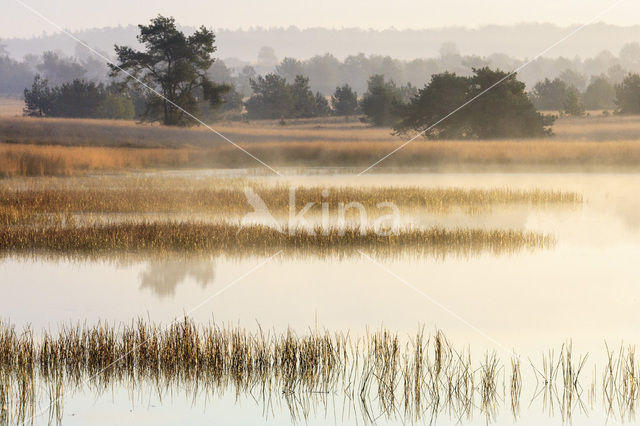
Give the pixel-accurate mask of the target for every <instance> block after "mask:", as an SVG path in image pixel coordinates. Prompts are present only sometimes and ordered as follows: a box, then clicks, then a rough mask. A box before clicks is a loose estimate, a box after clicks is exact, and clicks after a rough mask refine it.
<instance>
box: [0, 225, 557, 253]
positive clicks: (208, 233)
mask: <svg viewBox="0 0 640 426" xmlns="http://www.w3.org/2000/svg"><path fill="white" fill-rule="evenodd" d="M554 244H555V239H554V238H553V237H552V236H550V235H546V234H540V233H536V232H525V231H517V230H483V229H464V228H460V229H446V228H437V227H433V228H429V229H402V230H394V231H393V232H392V233H390V234H389V235H383V234H382V233H381V232H379V231H376V230H374V229H372V228H366V229H365V228H354V227H329V228H320V227H318V228H314V229H302V228H296V229H286V228H285V229H284V230H283V232H281V231H279V230H278V229H275V228H272V227H268V226H265V225H247V226H242V225H239V224H232V223H227V222H220V223H196V222H130V223H117V224H106V225H92V226H74V225H69V224H60V225H52V226H45V227H33V226H32V227H29V226H0V254H4V255H10V254H14V253H20V254H28V253H45V254H46V253H53V254H63V255H64V254H70V255H74V254H80V255H82V254H88V255H92V254H96V255H100V254H104V255H108V254H114V253H116V254H117V253H123V254H128V253H132V252H137V253H138V254H140V253H159V254H162V253H167V254H170V253H207V254H210V255H225V256H231V257H236V256H254V255H255V256H271V255H273V254H274V253H276V252H278V251H282V252H283V253H284V254H285V255H288V256H293V257H296V256H303V257H307V256H320V257H347V256H359V253H358V250H365V251H367V252H369V253H371V254H374V255H379V256H387V257H393V256H400V255H402V254H407V255H413V256H437V257H445V256H447V255H458V256H471V255H476V254H479V253H483V252H487V253H492V254H496V255H498V254H510V253H515V252H518V251H521V250H535V249H543V248H549V247H552V246H553V245H554Z"/></svg>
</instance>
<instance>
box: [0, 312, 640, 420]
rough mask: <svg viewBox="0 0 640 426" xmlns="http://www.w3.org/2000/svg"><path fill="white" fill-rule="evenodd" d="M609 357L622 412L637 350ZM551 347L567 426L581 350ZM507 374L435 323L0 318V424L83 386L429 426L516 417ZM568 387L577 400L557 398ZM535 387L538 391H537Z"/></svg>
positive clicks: (517, 383) (514, 378) (53, 408)
mask: <svg viewBox="0 0 640 426" xmlns="http://www.w3.org/2000/svg"><path fill="white" fill-rule="evenodd" d="M549 353H554V352H549ZM608 353H609V355H610V357H609V360H610V362H609V367H610V369H609V370H608V371H609V372H608V373H605V377H604V382H603V392H604V393H603V395H605V402H606V403H608V402H609V399H606V395H614V394H618V395H626V397H624V398H625V399H624V400H621V401H620V402H622V404H621V408H620V409H621V410H622V411H621V414H623V415H627V414H628V413H629V412H630V411H632V410H634V409H635V406H636V404H637V401H636V399H635V396H636V395H637V394H636V393H635V392H636V390H635V386H636V384H635V381H634V380H633V379H635V363H636V360H635V358H634V356H635V355H634V349H633V348H629V349H623V351H622V352H620V353H617V354H614V353H610V352H608ZM558 354H559V355H558V356H556V357H554V358H553V359H552V360H548V359H547V360H546V361H545V358H543V364H544V363H548V362H551V364H552V365H554V366H558V368H559V369H560V370H561V372H559V373H558V374H559V375H561V376H562V381H561V382H560V381H558V382H550V383H547V385H546V386H548V387H549V389H548V392H549V394H550V395H551V396H552V397H553V398H555V399H552V400H553V401H558V403H560V404H561V415H562V418H563V419H564V421H570V420H571V415H572V414H571V413H572V412H573V411H575V410H582V409H584V406H582V405H581V403H580V397H581V389H582V388H581V385H580V377H579V376H580V372H581V370H582V367H583V366H584V364H585V359H586V356H578V357H576V356H574V354H573V353H572V349H571V347H570V345H563V346H562V348H561V349H560V351H559V352H558ZM618 356H621V357H622V358H619V357H618ZM630 361H632V362H633V366H634V367H633V369H634V370H633V372H632V371H631V370H630V368H631V367H630V366H631V364H629V362H630ZM532 365H533V364H532ZM534 369H535V370H536V371H544V370H545V367H544V366H535V367H534ZM506 370H507V368H506V366H505V364H503V362H502V360H501V358H500V357H498V356H497V354H495V353H492V352H488V353H486V354H485V355H484V356H483V357H481V358H480V359H476V358H474V357H473V356H472V355H471V351H470V349H469V348H468V347H466V348H464V349H461V350H460V349H457V348H455V347H454V346H453V344H452V343H451V342H450V341H449V340H448V339H447V338H446V337H445V336H444V334H443V333H442V332H441V331H439V330H436V331H435V333H434V334H433V335H430V336H428V335H425V334H424V331H423V330H419V331H418V333H416V335H415V337H410V338H409V339H408V340H404V339H401V338H399V336H398V335H397V334H395V333H393V332H391V331H389V330H386V329H380V330H377V331H374V332H370V333H367V334H366V335H364V336H361V337H352V336H350V335H349V334H344V333H330V332H328V331H326V330H321V329H318V328H317V327H316V328H314V329H311V330H309V331H308V332H307V333H304V334H302V335H299V334H296V333H294V332H293V331H292V330H287V331H286V332H282V333H276V332H273V331H268V330H263V329H262V328H259V329H258V330H257V331H254V332H249V331H247V330H245V329H243V328H240V327H237V326H235V327H234V326H219V325H216V324H205V325H196V324H195V323H194V322H193V321H191V320H190V319H188V318H184V319H180V320H177V321H175V322H172V323H170V324H168V325H166V326H163V325H162V324H157V323H152V322H149V321H147V320H142V319H138V320H134V321H132V322H130V323H122V324H110V323H106V322H99V323H97V324H95V325H91V326H90V325H86V324H66V325H64V326H61V327H60V328H59V329H58V332H56V333H52V332H48V331H47V332H43V333H40V334H38V335H37V336H36V335H34V333H32V332H31V330H30V329H25V330H24V331H22V332H18V331H16V329H15V327H14V326H12V325H11V324H10V323H8V322H1V323H0V420H1V421H2V423H3V424H15V423H21V422H22V423H27V424H29V423H30V422H29V420H33V418H32V416H33V414H34V413H35V412H37V410H41V409H42V408H45V409H48V411H49V416H50V417H49V418H50V420H51V419H53V420H54V421H55V419H60V418H61V416H62V413H63V409H64V398H65V397H66V395H67V394H74V393H77V392H78V389H80V391H82V392H91V393H94V392H95V393H96V394H98V395H100V394H103V393H105V392H110V391H111V390H112V389H113V387H114V386H126V387H127V388H130V389H134V388H138V389H140V388H149V389H151V390H155V391H157V392H158V393H159V394H160V395H162V393H163V392H175V390H174V389H183V390H184V391H185V392H187V393H188V394H189V395H191V398H196V396H197V395H201V394H203V393H204V394H218V395H222V394H223V393H225V392H232V393H233V394H235V395H236V398H238V397H239V396H240V395H246V394H249V395H252V397H253V399H254V400H255V401H256V402H257V403H262V404H265V405H266V406H267V407H268V406H271V405H272V404H274V402H275V401H278V400H280V401H284V403H285V405H286V407H287V408H288V409H289V411H290V414H291V416H292V418H293V419H296V420H306V419H308V416H309V415H310V412H311V407H312V406H313V405H314V404H315V402H314V401H317V402H319V403H320V405H322V403H323V401H324V402H326V397H327V396H328V395H332V394H334V395H335V394H338V395H342V397H343V401H344V404H345V405H346V406H348V407H353V412H354V413H357V415H358V416H359V417H360V418H361V419H362V420H363V421H364V422H365V423H366V422H368V421H371V420H375V419H380V418H383V417H384V418H387V419H388V420H390V421H394V420H398V419H400V420H401V421H403V422H407V423H418V422H420V423H422V422H433V421H435V419H436V418H438V417H439V416H449V418H450V419H454V420H456V421H461V420H463V419H472V418H473V415H474V413H480V414H481V415H482V416H485V417H486V419H487V421H492V420H494V419H495V418H496V416H497V415H498V414H499V410H500V409H501V408H503V407H504V408H507V409H510V410H511V411H512V412H513V415H514V417H516V418H517V416H518V415H519V411H520V408H519V401H520V398H521V396H520V395H521V393H522V392H523V386H524V384H525V383H526V382H523V379H522V376H521V371H520V366H519V361H518V360H517V359H513V358H512V359H511V368H510V371H511V379H510V380H511V386H510V387H509V388H507V387H501V386H500V381H501V378H504V376H505V374H504V373H505V371H506ZM547 371H548V368H547ZM612 372H613V373H614V374H613V375H610V373H612ZM556 377H558V376H556ZM609 378H610V379H611V380H609ZM625 383H626V384H625ZM630 385H631V386H633V389H631V388H629V386H630ZM79 387H80V388H79ZM566 392H572V393H573V396H572V397H567V396H563V394H565V393H566ZM630 392H631V393H630ZM534 394H535V395H534V398H538V396H536V395H539V393H537V390H536V391H535V392H534ZM545 398H547V396H545ZM570 398H574V399H570ZM508 400H510V402H507V401H508ZM562 400H565V402H564V404H563V403H562V402H561V401H562ZM628 403H631V406H629V405H628ZM268 411H269V409H268V408H267V412H268Z"/></svg>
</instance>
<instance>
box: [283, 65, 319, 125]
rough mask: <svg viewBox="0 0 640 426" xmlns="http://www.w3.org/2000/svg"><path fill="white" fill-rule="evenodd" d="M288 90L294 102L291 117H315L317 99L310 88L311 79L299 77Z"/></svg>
mask: <svg viewBox="0 0 640 426" xmlns="http://www.w3.org/2000/svg"><path fill="white" fill-rule="evenodd" d="M287 90H289V92H290V93H291V100H292V102H293V105H292V109H291V111H290V112H289V113H288V116H289V117H301V118H302V117H305V118H306V117H315V115H316V98H315V96H314V95H313V92H312V91H311V88H310V87H309V78H308V77H303V76H301V75H297V76H296V78H295V80H294V82H293V84H292V85H290V86H289V87H288V88H287Z"/></svg>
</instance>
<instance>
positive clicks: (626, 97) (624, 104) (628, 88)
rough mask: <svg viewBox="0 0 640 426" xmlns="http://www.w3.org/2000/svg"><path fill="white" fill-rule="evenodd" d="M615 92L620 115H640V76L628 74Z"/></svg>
mask: <svg viewBox="0 0 640 426" xmlns="http://www.w3.org/2000/svg"><path fill="white" fill-rule="evenodd" d="M615 90H616V105H617V106H618V112H619V113H620V114H640V75H638V74H629V75H628V76H627V77H625V79H624V80H622V83H620V84H617V85H616V87H615Z"/></svg>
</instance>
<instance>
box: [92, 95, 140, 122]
mask: <svg viewBox="0 0 640 426" xmlns="http://www.w3.org/2000/svg"><path fill="white" fill-rule="evenodd" d="M135 116H136V108H135V105H134V103H133V101H132V100H131V99H129V98H127V97H125V96H122V95H119V94H116V93H106V95H104V97H102V99H101V101H100V103H99V104H98V105H97V107H96V112H95V117H96V118H112V119H120V120H133V119H134V118H135Z"/></svg>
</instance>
